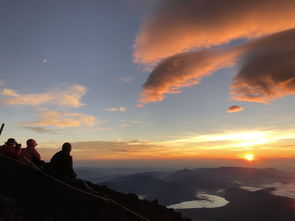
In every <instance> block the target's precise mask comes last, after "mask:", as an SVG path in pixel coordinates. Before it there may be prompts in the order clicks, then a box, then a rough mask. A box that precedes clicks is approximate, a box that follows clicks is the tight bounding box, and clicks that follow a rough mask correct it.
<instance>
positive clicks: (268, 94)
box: [0, 0, 295, 165]
mask: <svg viewBox="0 0 295 221" xmlns="http://www.w3.org/2000/svg"><path fill="white" fill-rule="evenodd" d="M294 12H295V1H294V0H280V1H277V0H256V1H249V0H210V1H208V0H187V1H183V0H26V1H23V0H0V106H1V108H0V116H1V117H0V119H1V122H0V123H2V122H3V123H5V124H6V126H5V129H4V131H3V133H2V136H1V142H2V143H4V142H5V141H6V139H7V138H9V137H14V138H16V140H17V141H18V142H21V143H22V144H25V141H26V140H27V139H28V138H34V139H36V140H37V142H38V144H39V145H38V150H39V152H40V153H41V155H42V157H43V158H44V159H46V160H48V159H50V157H51V156H52V154H53V153H54V152H56V150H57V149H58V148H60V146H61V145H62V144H63V143H64V142H71V143H72V144H73V152H72V153H73V156H74V159H75V160H76V161H89V162H90V161H91V162H95V161H96V160H97V161H102V160H110V161H112V162H113V161H114V160H118V161H120V160H130V161H132V160H134V161H138V160H141V159H145V161H146V160H151V161H150V162H153V161H155V160H156V161H157V160H158V161H159V160H162V159H165V162H168V161H170V163H171V164H173V162H176V161H178V160H182V161H183V162H185V161H186V159H187V160H189V161H190V162H194V160H196V161H198V160H205V159H208V160H209V159H210V160H214V159H218V160H221V161H218V162H220V163H219V164H220V165H222V159H224V160H235V159H243V158H245V156H247V154H253V155H254V160H253V162H254V161H255V160H256V161H260V162H262V161H263V160H265V161H267V160H270V159H274V160H279V161H280V162H281V160H282V159H285V158H289V160H288V163H285V164H286V165H287V164H290V162H292V161H293V160H292V159H295V149H294V144H295V117H294V112H295V96H294V94H295V62H294V61H295V13H294ZM290 159H291V160H290ZM146 162H148V161H146ZM208 162H209V161H208ZM286 162H287V161H286ZM217 164H218V163H217ZM217 164H216V165H217ZM214 165H215V164H214ZM265 165H266V164H265Z"/></svg>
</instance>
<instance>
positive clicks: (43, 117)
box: [23, 109, 99, 127]
mask: <svg viewBox="0 0 295 221" xmlns="http://www.w3.org/2000/svg"><path fill="white" fill-rule="evenodd" d="M38 114H39V117H40V119H39V120H37V121H30V122H24V123H23V124H24V125H36V126H55V127H79V126H94V125H96V124H98V123H99V122H98V120H97V119H96V118H95V117H94V116H91V115H87V114H82V113H73V112H58V111H54V110H49V109H40V110H39V112H38Z"/></svg>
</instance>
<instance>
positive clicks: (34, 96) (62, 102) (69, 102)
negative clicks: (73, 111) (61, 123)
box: [0, 84, 87, 108]
mask: <svg viewBox="0 0 295 221" xmlns="http://www.w3.org/2000/svg"><path fill="white" fill-rule="evenodd" d="M86 92H87V88H86V87H85V86H83V85H79V84H74V85H70V86H63V88H54V89H52V90H50V91H47V92H43V93H28V94H21V93H19V92H18V91H16V90H13V89H9V88H4V89H2V90H0V102H1V103H2V104H6V105H14V106H42V105H57V106H61V107H70V108H77V107H80V106H82V105H83V104H82V103H81V101H80V99H81V98H82V97H83V96H84V95H85V94H86Z"/></svg>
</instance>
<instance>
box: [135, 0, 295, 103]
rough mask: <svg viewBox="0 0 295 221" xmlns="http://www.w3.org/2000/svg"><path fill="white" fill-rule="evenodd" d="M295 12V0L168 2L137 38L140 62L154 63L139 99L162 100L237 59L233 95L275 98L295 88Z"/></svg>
mask: <svg viewBox="0 0 295 221" xmlns="http://www.w3.org/2000/svg"><path fill="white" fill-rule="evenodd" d="M294 12H295V1H294V0H281V1H277V0H257V1H248V0H210V1H207V0H186V1H183V0H169V1H168V0H167V1H163V3H162V5H161V6H160V7H159V8H158V9H157V10H155V11H154V13H153V14H152V15H151V16H150V17H149V18H148V19H147V21H146V22H145V23H144V24H143V25H142V27H141V29H140V31H139V34H138V36H137V38H136V41H135V45H134V59H135V61H136V62H138V63H143V64H150V63H153V64H155V68H154V70H153V71H152V72H151V74H150V76H149V77H148V79H147V81H146V82H145V84H144V85H143V92H142V94H141V98H140V99H139V102H140V103H141V104H145V103H149V102H159V101H162V100H163V99H165V96H166V95H167V94H173V93H180V92H181V88H182V87H188V86H191V85H195V84H198V83H200V81H201V80H202V78H204V77H206V76H208V75H210V74H213V73H214V72H215V71H217V70H219V69H222V68H228V67H233V66H235V67H236V68H237V70H238V73H237V75H236V77H235V78H234V79H233V82H232V83H231V85H230V88H231V92H230V93H231V99H233V100H239V101H249V102H260V103H270V102H271V101H273V100H274V99H277V98H279V97H283V96H286V95H289V94H293V93H295V87H294V86H295V83H294V82H295V80H294V79H295V76H294V75H295V74H294V73H295V65H294V64H293V62H292V61H294V58H295V48H294V47H295V46H294V45H295V37H294V35H295V34H294V32H295V31H294V30H293V29H292V28H294V27H295V13H294ZM241 38H242V39H244V40H243V43H240V44H235V45H233V44H227V43H229V42H231V41H233V40H236V39H241Z"/></svg>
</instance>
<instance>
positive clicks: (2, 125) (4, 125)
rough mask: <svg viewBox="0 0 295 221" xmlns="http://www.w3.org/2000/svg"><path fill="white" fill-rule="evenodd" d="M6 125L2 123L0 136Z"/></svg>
mask: <svg viewBox="0 0 295 221" xmlns="http://www.w3.org/2000/svg"><path fill="white" fill-rule="evenodd" d="M4 126H5V124H2V125H1V128H0V136H1V133H2V131H3V128H4Z"/></svg>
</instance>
